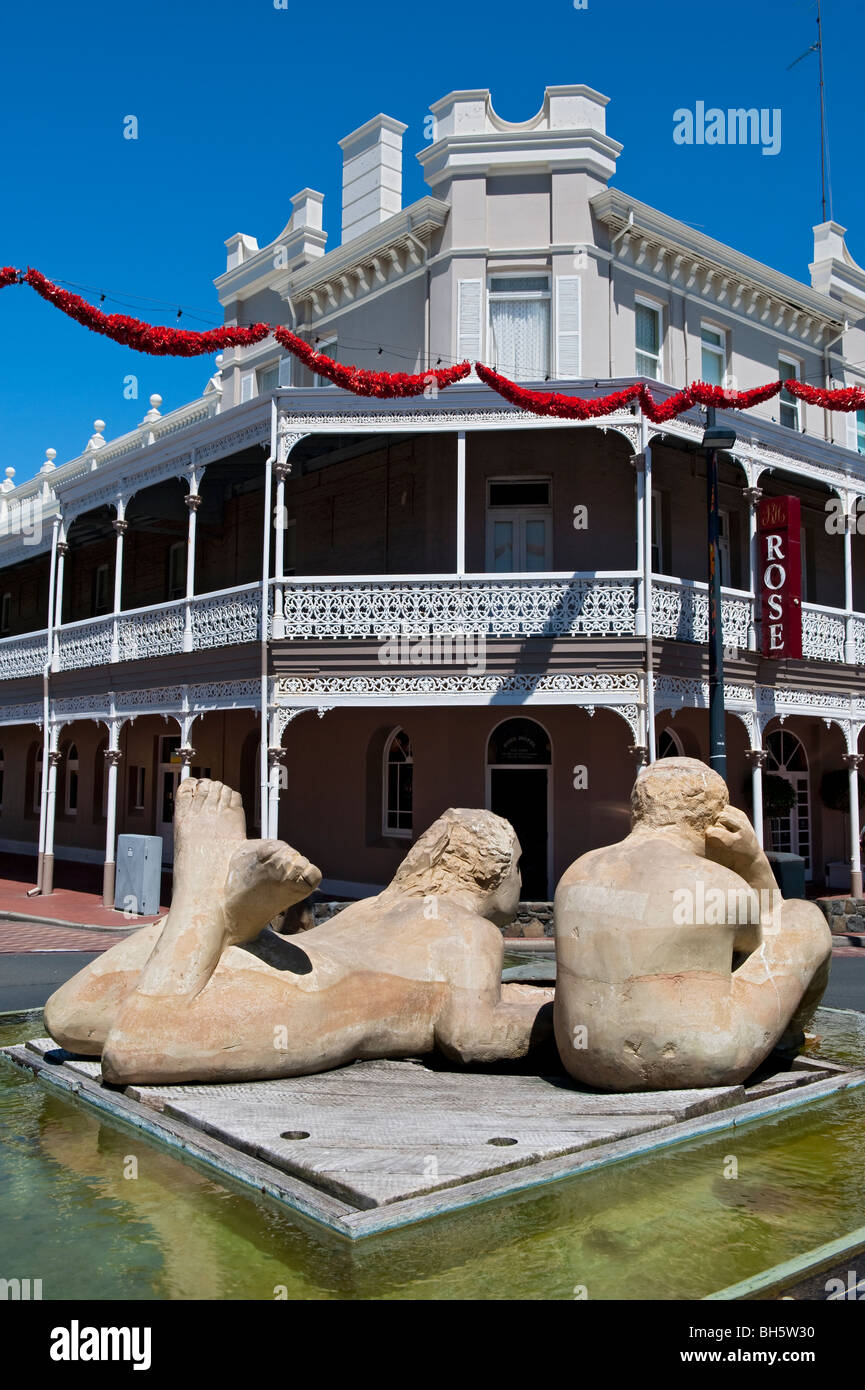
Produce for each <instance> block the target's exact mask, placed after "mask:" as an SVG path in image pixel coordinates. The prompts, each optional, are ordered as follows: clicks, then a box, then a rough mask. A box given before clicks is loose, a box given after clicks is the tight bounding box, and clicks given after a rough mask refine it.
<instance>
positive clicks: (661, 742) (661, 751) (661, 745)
mask: <svg viewBox="0 0 865 1390" xmlns="http://www.w3.org/2000/svg"><path fill="white" fill-rule="evenodd" d="M657 756H658V757H659V758H684V756H685V753H684V750H683V748H682V744H681V742H680V740H679V735H678V734H674V733H673V730H672V729H662V730H661V732H660V733H659V734H658V748H657Z"/></svg>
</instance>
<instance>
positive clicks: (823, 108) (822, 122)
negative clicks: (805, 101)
mask: <svg viewBox="0 0 865 1390" xmlns="http://www.w3.org/2000/svg"><path fill="white" fill-rule="evenodd" d="M817 57H818V59H819V62H820V198H821V202H822V204H823V221H824V222H825V221H826V103H825V97H824V92H823V86H824V83H823V20H822V13H821V7H820V0H817Z"/></svg>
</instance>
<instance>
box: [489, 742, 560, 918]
mask: <svg viewBox="0 0 865 1390" xmlns="http://www.w3.org/2000/svg"><path fill="white" fill-rule="evenodd" d="M551 763H552V755H551V750H550V739H549V735H548V734H547V732H546V730H545V729H543V728H541V725H540V724H537V723H535V721H534V720H533V719H522V718H520V719H506V720H505V721H504V723H503V724H499V725H498V726H497V728H495V729H493V731H492V733H491V734H490V737H489V742H488V744H487V806H488V807H489V809H490V810H491V811H494V812H495V813H496V815H497V816H503V817H504V818H505V820H508V821H510V823H511V825H512V826H513V827H514V830H515V831H516V833H517V839H518V840H519V842H520V846H521V848H522V857H521V859H520V874H521V875H522V880H523V887H522V896H523V898H524V899H532V898H536V899H540V900H542V901H543V900H546V899H548V898H549V895H550V894H549V880H550V846H551V838H550V766H551Z"/></svg>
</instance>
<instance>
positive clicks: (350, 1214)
mask: <svg viewBox="0 0 865 1390" xmlns="http://www.w3.org/2000/svg"><path fill="white" fill-rule="evenodd" d="M0 1056H5V1057H6V1058H7V1060H8V1061H9V1062H10V1063H11V1064H12V1065H14V1066H15V1067H16V1068H17V1069H19V1070H22V1071H28V1072H30V1073H32V1074H34V1075H35V1076H36V1077H37V1079H38V1080H39V1081H40V1082H42V1083H43V1084H45V1085H46V1086H48V1087H50V1088H51V1089H53V1090H56V1091H59V1092H61V1093H63V1094H64V1095H66V1096H67V1097H68V1098H69V1099H77V1100H79V1101H80V1102H81V1103H82V1104H83V1105H84V1106H86V1107H88V1108H89V1109H91V1110H94V1111H96V1112H97V1113H99V1115H100V1116H101V1117H103V1118H105V1119H108V1120H114V1121H116V1122H117V1123H119V1124H121V1125H124V1126H127V1127H131V1128H132V1129H134V1130H137V1131H139V1132H140V1133H142V1134H144V1135H146V1136H147V1137H148V1138H150V1139H153V1140H155V1141H156V1142H157V1143H159V1144H161V1145H163V1146H164V1147H166V1148H167V1149H169V1150H170V1151H173V1152H174V1153H175V1154H176V1155H177V1156H178V1157H180V1158H182V1159H187V1160H192V1161H193V1162H195V1163H197V1164H200V1165H202V1166H204V1167H205V1168H206V1169H207V1170H208V1173H209V1174H211V1175H215V1176H217V1177H221V1178H223V1179H228V1180H231V1181H233V1182H236V1183H239V1184H241V1185H242V1186H243V1187H245V1188H247V1189H252V1190H254V1191H255V1192H257V1193H260V1194H264V1195H265V1196H268V1197H270V1198H272V1199H273V1200H275V1201H277V1202H278V1203H280V1204H282V1205H284V1206H287V1207H288V1208H290V1209H291V1210H292V1211H293V1212H295V1213H296V1214H298V1215H299V1216H301V1217H303V1218H306V1219H309V1220H311V1221H313V1222H314V1223H316V1224H317V1225H319V1226H322V1225H323V1226H325V1227H327V1228H328V1229H329V1230H330V1231H332V1232H334V1233H337V1234H339V1235H341V1236H344V1237H347V1238H348V1239H349V1240H356V1239H360V1238H363V1237H368V1236H372V1235H376V1234H380V1233H384V1232H387V1231H391V1230H395V1229H400V1228H404V1227H407V1226H410V1225H414V1224H416V1223H419V1222H422V1221H425V1220H430V1219H432V1218H433V1217H436V1216H443V1215H449V1214H451V1213H453V1212H457V1211H461V1210H466V1209H469V1208H472V1207H475V1206H478V1205H480V1204H483V1203H487V1202H490V1201H495V1200H498V1199H499V1198H503V1197H508V1196H517V1195H521V1194H523V1193H527V1192H531V1191H532V1190H536V1191H537V1192H538V1193H540V1192H541V1191H542V1190H543V1189H544V1188H546V1187H548V1186H549V1184H551V1183H553V1182H562V1181H566V1180H567V1179H569V1178H572V1177H577V1176H579V1175H580V1174H582V1173H586V1172H591V1171H595V1170H597V1169H598V1168H601V1167H605V1166H608V1165H612V1164H614V1163H622V1162H625V1161H627V1160H628V1159H636V1158H640V1157H644V1156H646V1155H648V1154H651V1153H654V1152H658V1151H660V1150H664V1149H667V1148H671V1147H672V1146H674V1145H677V1144H682V1143H687V1142H689V1141H692V1140H697V1139H701V1138H704V1137H709V1136H712V1135H713V1134H719V1133H722V1132H723V1131H725V1130H732V1129H734V1128H736V1127H741V1126H743V1125H748V1124H754V1123H756V1122H759V1121H761V1120H768V1119H771V1118H774V1117H777V1116H779V1115H783V1114H784V1113H785V1112H787V1111H792V1110H794V1109H801V1108H802V1107H804V1106H806V1105H808V1104H818V1103H820V1102H822V1101H825V1100H827V1099H832V1098H833V1097H834V1096H836V1095H840V1094H843V1093H844V1092H845V1091H847V1090H850V1089H854V1088H857V1087H859V1086H862V1085H863V1084H865V1070H863V1071H858V1070H855V1069H853V1068H850V1069H839V1068H837V1066H836V1067H834V1068H833V1064H831V1063H826V1064H823V1065H824V1067H829V1068H833V1069H834V1070H835V1071H836V1073H837V1074H836V1075H834V1076H831V1077H829V1078H826V1079H822V1080H817V1081H814V1082H811V1083H807V1084H805V1085H803V1086H801V1087H799V1088H798V1089H791V1090H789V1091H783V1092H781V1093H779V1094H777V1095H774V1096H765V1097H761V1098H759V1099H755V1100H752V1101H747V1100H746V1101H744V1102H740V1103H737V1104H735V1105H731V1106H728V1107H727V1108H724V1109H721V1110H715V1111H711V1112H709V1113H706V1114H702V1115H698V1116H696V1117H694V1118H692V1119H689V1120H677V1121H676V1122H675V1123H672V1124H666V1125H664V1126H662V1127H659V1128H656V1129H653V1130H651V1131H648V1132H646V1133H644V1134H643V1135H631V1136H630V1137H628V1138H625V1139H620V1140H616V1141H614V1142H607V1143H601V1144H598V1145H596V1146H595V1147H592V1148H589V1149H586V1150H583V1151H582V1152H579V1153H574V1152H572V1153H568V1154H563V1155H560V1156H557V1157H551V1158H545V1159H540V1160H533V1161H531V1162H529V1163H527V1164H526V1165H525V1166H522V1167H515V1168H510V1169H508V1170H506V1171H503V1172H499V1173H495V1174H491V1175H489V1176H487V1177H480V1178H476V1179H473V1180H469V1181H464V1182H459V1183H455V1184H453V1185H451V1186H446V1187H440V1188H438V1189H436V1190H435V1191H430V1192H428V1193H425V1194H421V1195H418V1196H412V1197H407V1198H404V1199H400V1200H396V1201H391V1202H386V1203H383V1204H381V1205H378V1206H374V1207H372V1208H358V1207H357V1206H355V1205H352V1204H351V1203H349V1202H347V1201H344V1200H342V1199H341V1198H340V1197H338V1196H335V1195H333V1194H332V1193H329V1192H327V1191H325V1190H322V1188H320V1187H317V1186H315V1185H313V1184H312V1183H310V1182H308V1181H305V1180H303V1179H300V1178H296V1177H294V1176H292V1175H291V1174H290V1173H288V1172H286V1171H284V1170H282V1169H281V1168H278V1167H275V1166H273V1165H271V1164H270V1163H267V1162H265V1161H264V1160H262V1159H259V1158H256V1157H254V1156H253V1155H251V1154H248V1153H246V1152H244V1151H243V1150H242V1149H238V1148H235V1147H233V1146H232V1145H230V1144H228V1143H226V1142H224V1141H222V1140H220V1139H219V1138H217V1137H215V1136H214V1135H212V1134H210V1133H208V1132H207V1131H205V1130H201V1129H198V1128H196V1127H194V1126H193V1125H191V1124H188V1123H185V1122H183V1121H182V1120H179V1119H177V1118H176V1117H174V1116H168V1115H166V1114H164V1113H162V1112H161V1111H158V1110H154V1109H153V1108H152V1107H150V1106H148V1105H146V1104H143V1103H141V1102H140V1101H136V1100H133V1099H131V1098H129V1097H128V1096H126V1095H124V1094H123V1093H122V1092H119V1091H106V1090H105V1089H104V1087H103V1086H102V1085H101V1083H99V1082H96V1081H94V1080H91V1079H89V1078H87V1077H85V1076H83V1075H81V1074H80V1073H75V1072H72V1071H71V1070H69V1069H68V1068H66V1066H65V1064H64V1063H63V1062H53V1061H52V1062H49V1061H46V1060H45V1058H44V1057H43V1056H41V1055H40V1054H38V1053H36V1052H33V1051H31V1050H29V1049H28V1048H27V1047H26V1046H23V1045H15V1046H11V1047H5V1048H2V1049H0ZM814 1068H815V1070H817V1069H819V1067H818V1066H817V1064H816V1059H815V1064H814ZM720 1296H721V1295H714V1297H720Z"/></svg>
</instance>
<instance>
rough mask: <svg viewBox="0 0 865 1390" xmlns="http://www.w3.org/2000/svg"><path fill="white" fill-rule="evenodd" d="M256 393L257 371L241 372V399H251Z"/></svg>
mask: <svg viewBox="0 0 865 1390" xmlns="http://www.w3.org/2000/svg"><path fill="white" fill-rule="evenodd" d="M254 395H255V372H241V373H240V400H241V403H243V401H251V400H252V398H253V396H254Z"/></svg>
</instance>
